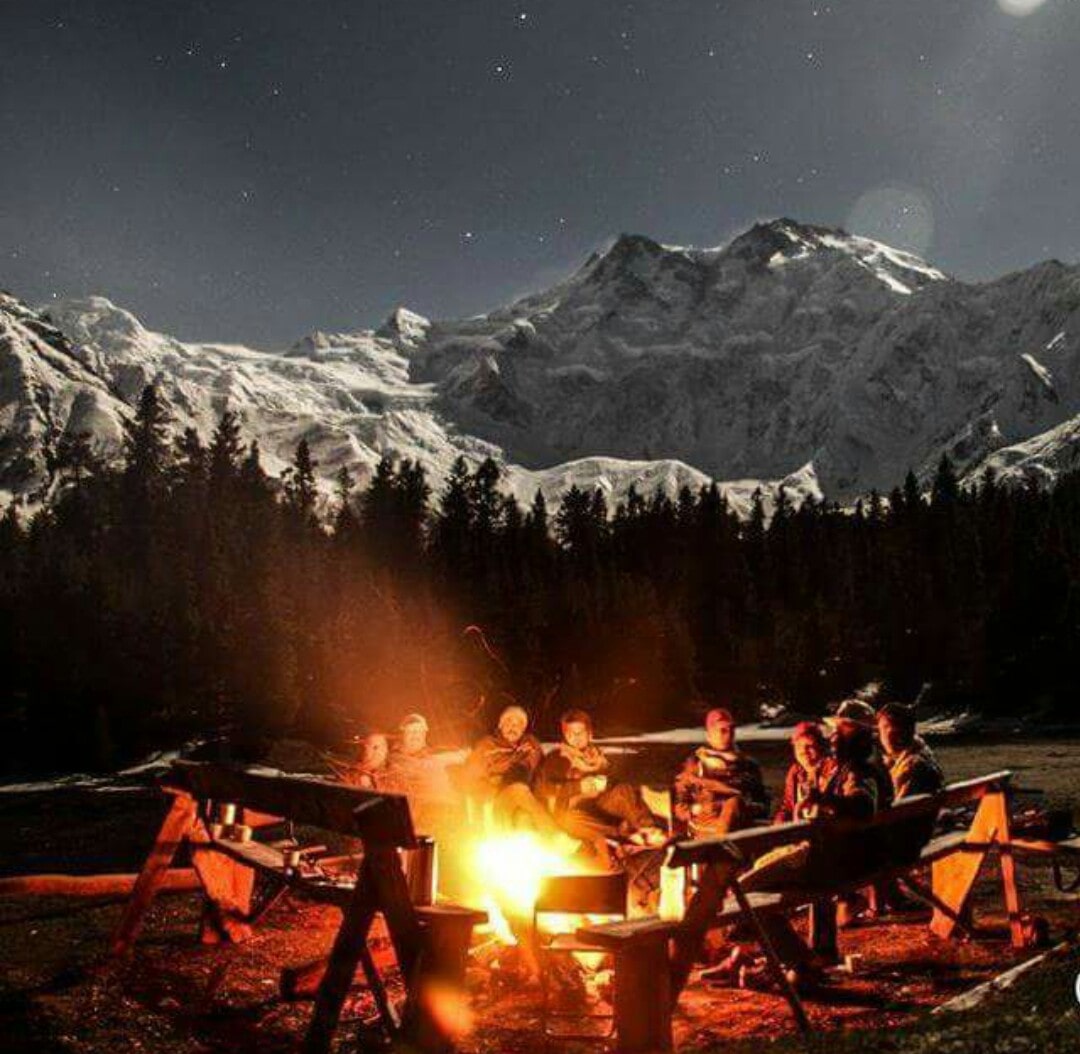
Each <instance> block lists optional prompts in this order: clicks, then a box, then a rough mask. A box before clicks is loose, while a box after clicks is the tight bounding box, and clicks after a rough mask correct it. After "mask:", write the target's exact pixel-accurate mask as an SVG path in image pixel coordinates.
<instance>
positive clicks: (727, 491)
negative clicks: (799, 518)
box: [509, 457, 822, 517]
mask: <svg viewBox="0 0 1080 1054" xmlns="http://www.w3.org/2000/svg"><path fill="white" fill-rule="evenodd" d="M711 482H712V481H711V480H710V479H709V477H708V476H706V475H705V474H704V473H703V472H699V471H698V470H697V469H696V468H692V467H691V466H690V465H686V464H684V463H683V462H681V461H672V460H666V461H621V460H619V459H618V458H609V457H590V458H582V459H581V460H578V461H568V462H566V463H565V464H562V465H556V466H555V467H554V468H547V469H540V470H537V471H530V470H529V469H523V468H520V467H518V466H514V467H513V469H512V470H511V474H510V477H509V486H510V491H511V493H512V494H513V495H514V496H515V497H516V498H517V500H518V502H519V503H520V504H522V505H527V504H528V503H529V502H530V501H532V498H533V496H534V495H535V494H536V491H537V490H539V491H540V492H541V493H542V494H543V495H544V498H545V499H546V500H547V501H548V503H549V504H551V503H554V502H555V501H557V500H558V499H559V498H560V497H561V496H562V495H563V494H565V493H566V491H568V490H569V489H570V488H571V486H576V487H577V488H578V489H579V490H590V491H591V490H596V489H599V490H601V491H602V492H603V494H604V497H605V499H606V500H607V503H608V507H609V508H610V509H614V507H615V505H616V504H618V503H619V502H621V501H625V500H626V498H627V495H628V494H629V492H630V488H631V487H634V488H636V490H637V492H638V494H640V495H642V496H643V497H646V498H647V497H648V496H649V495H650V494H652V493H654V492H655V491H656V490H657V489H658V488H659V489H660V490H662V491H664V493H666V494H669V495H676V494H678V493H679V491H680V490H681V489H682V488H683V487H689V488H690V490H691V491H694V492H696V491H697V490H699V489H700V488H701V487H707V486H709V484H710V483H711ZM718 487H719V490H720V492H721V493H722V494H723V495H724V497H725V498H726V499H727V502H728V505H729V507H730V508H731V509H732V511H733V512H735V513H736V514H737V515H739V516H741V517H746V516H749V514H750V508H751V505H752V503H753V498H754V492H755V491H756V490H758V489H760V490H761V493H762V498H763V499H764V508H765V515H766V516H772V512H773V509H774V508H775V507H776V499H777V497H778V496H779V493H780V490H781V488H783V490H784V491H785V494H786V496H787V498H788V500H789V501H790V502H791V503H792V505H793V506H794V507H796V508H798V507H799V506H800V505H802V503H803V502H804V501H805V500H806V499H807V498H812V499H813V500H814V501H821V499H822V493H821V488H820V487H819V485H818V481H817V476H816V475H815V474H814V467H813V465H804V466H803V467H802V468H801V469H799V470H798V471H797V472H793V473H791V475H789V476H786V477H785V478H784V479H780V480H764V481H763V480H756V479H751V480H734V481H730V482H724V483H719V484H718Z"/></svg>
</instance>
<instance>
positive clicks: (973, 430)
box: [0, 220, 1080, 509]
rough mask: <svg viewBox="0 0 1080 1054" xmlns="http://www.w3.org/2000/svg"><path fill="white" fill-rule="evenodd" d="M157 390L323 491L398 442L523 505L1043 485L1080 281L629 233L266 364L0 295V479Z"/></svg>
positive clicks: (1064, 389)
mask: <svg viewBox="0 0 1080 1054" xmlns="http://www.w3.org/2000/svg"><path fill="white" fill-rule="evenodd" d="M151 381H152V382H154V383H156V384H157V385H158V386H159V388H160V390H161V391H162V393H163V394H164V395H165V397H166V398H167V400H168V401H169V403H170V405H171V407H172V409H173V411H174V414H175V416H176V419H177V421H178V423H179V424H180V425H181V426H186V425H193V426H195V427H196V428H198V429H199V430H200V431H202V432H203V433H204V434H208V433H209V431H210V430H211V429H212V428H213V425H214V423H215V421H216V419H217V417H218V416H219V415H220V413H221V412H222V411H223V410H224V409H225V407H226V406H229V407H231V408H233V409H234V410H236V411H238V412H239V414H240V415H241V419H242V421H243V424H244V428H245V430H246V431H247V433H248V435H249V436H257V437H258V439H259V441H260V445H261V447H262V448H263V450H264V452H265V461H266V466H267V468H268V469H269V470H270V471H272V472H278V471H280V470H281V469H282V468H283V467H284V466H285V464H286V463H287V462H288V461H289V460H290V459H291V457H292V455H293V452H294V450H295V447H296V444H297V442H298V441H299V439H300V438H301V437H305V438H307V440H308V442H309V444H310V445H311V447H312V450H313V452H314V455H315V457H316V459H317V460H318V462H319V471H320V472H321V473H322V474H323V475H324V476H325V478H326V479H328V480H329V479H330V478H332V476H333V475H334V474H335V473H336V472H337V470H338V469H339V467H341V466H342V465H347V466H348V467H349V468H350V469H351V470H353V472H354V474H356V475H357V476H359V477H360V478H361V479H362V478H364V477H365V476H366V474H367V472H368V471H370V469H371V467H372V466H373V465H374V464H375V462H376V461H377V459H378V458H379V456H380V455H381V454H382V453H383V452H391V453H394V454H396V455H399V456H402V457H414V458H418V459H420V460H421V461H422V462H423V463H424V464H425V466H426V467H427V468H428V470H429V473H430V474H431V477H432V479H433V482H434V483H435V484H436V486H437V485H438V484H439V483H440V482H441V480H442V479H443V478H444V477H445V474H446V472H447V470H448V469H449V466H450V464H451V463H452V462H453V460H454V458H455V457H457V456H458V455H459V454H464V455H465V456H466V457H467V458H469V459H471V460H477V459H479V458H481V457H483V456H485V455H488V454H491V455H492V456H494V457H496V458H497V459H498V460H500V461H501V462H502V463H503V464H505V465H506V466H507V478H508V487H509V489H510V490H511V491H512V492H513V493H515V494H516V495H517V496H518V497H519V498H520V499H521V500H522V501H526V500H529V499H531V496H532V494H533V493H534V492H535V490H536V489H537V488H538V487H539V488H540V489H541V490H542V491H543V492H544V493H545V496H546V497H548V498H549V499H556V498H557V497H558V496H559V495H560V494H561V493H562V492H563V491H565V490H566V489H567V488H568V487H569V486H570V485H572V484H577V485H578V486H582V487H588V488H591V487H593V486H600V487H601V488H603V489H604V490H605V491H606V492H607V493H608V495H609V500H612V501H615V500H618V499H619V498H620V497H622V496H623V495H624V494H625V493H626V491H627V490H628V489H629V487H630V485H631V484H634V485H636V486H637V487H638V489H639V490H641V491H645V492H647V491H650V490H651V489H653V488H654V487H655V486H657V485H660V486H662V487H664V488H665V489H667V490H669V491H674V490H677V489H678V487H680V486H682V485H683V484H688V485H690V486H697V485H700V484H701V483H702V482H705V481H706V480H707V479H710V478H717V479H720V480H737V481H740V482H735V483H729V484H725V485H724V487H725V490H726V491H727V493H728V495H729V499H730V500H731V501H732V502H733V504H734V505H735V506H736V507H737V508H743V509H744V508H745V507H747V505H748V503H749V500H750V495H751V494H752V492H753V490H754V489H755V488H756V487H757V486H758V485H760V483H761V481H763V480H764V481H772V482H771V483H766V484H764V485H763V487H764V489H765V490H766V491H767V493H768V495H769V496H770V497H775V494H776V491H777V489H778V487H779V486H780V485H783V486H784V487H785V488H786V489H788V491H789V492H790V493H791V496H792V497H793V498H794V499H795V500H799V499H801V497H803V496H805V495H806V494H814V495H818V494H820V493H822V492H824V493H825V494H826V495H828V496H829V497H831V498H836V499H838V500H849V499H851V498H853V497H854V496H856V495H858V494H862V493H865V492H867V491H868V490H870V489H871V488H872V487H877V488H879V489H884V488H887V487H890V486H892V485H893V484H894V483H896V482H897V481H898V480H900V479H901V478H902V476H903V475H904V473H905V472H906V471H907V469H908V468H909V467H913V468H915V469H916V470H917V471H919V472H921V473H923V474H926V473H928V472H929V471H931V470H932V468H933V466H934V464H935V463H936V462H937V460H938V459H939V458H940V456H941V454H942V452H948V453H949V454H950V455H951V456H952V457H953V458H954V459H955V460H956V461H957V462H958V463H959V465H960V467H961V468H962V470H964V471H965V472H968V473H975V472H978V471H981V469H982V468H983V467H984V466H986V465H991V466H993V467H995V468H996V469H998V470H999V471H1000V472H1001V473H1002V474H1003V475H1004V476H1005V477H1006V478H1012V479H1018V478H1027V477H1035V478H1039V479H1042V480H1046V479H1052V478H1053V477H1054V476H1055V475H1056V474H1057V473H1058V472H1060V471H1062V470H1063V469H1065V468H1067V467H1070V466H1072V465H1074V464H1076V463H1077V461H1078V460H1080V416H1078V415H1080V268H1073V267H1066V266H1065V265H1062V264H1060V263H1056V262H1049V263H1043V264H1039V265H1037V266H1035V267H1032V268H1030V269H1029V270H1027V271H1023V272H1018V273H1016V274H1012V275H1007V276H1005V277H1003V278H1001V279H998V280H996V281H993V282H989V283H985V284H969V283H963V282H959V281H957V280H955V279H952V278H949V277H948V276H946V275H944V274H942V272H940V271H938V270H937V269H935V268H933V267H931V266H930V265H928V264H927V263H925V262H924V261H922V260H920V259H918V258H917V257H914V256H912V255H910V254H907V253H903V252H900V251H898V250H895V249H891V248H889V247H888V246H885V245H882V244H880V243H877V242H873V241H870V240H868V239H865V238H858V237H854V236H851V235H847V234H845V233H843V232H841V231H835V230H830V229H826V228H821V227H810V226H806V225H801V224H797V223H795V222H793V221H791V220H778V221H775V222H772V223H767V224H760V225H758V226H755V227H754V228H752V229H751V230H749V231H748V232H746V233H745V234H743V235H741V236H740V237H738V238H736V239H734V240H733V241H732V242H730V243H729V244H727V245H725V246H722V247H720V248H716V249H688V248H679V247H672V246H663V245H660V244H659V243H657V242H654V241H651V240H649V239H648V238H644V237H641V236H637V235H625V236H623V237H620V238H619V239H618V240H616V241H615V243H614V244H613V245H612V246H611V247H610V248H609V249H607V250H606V251H604V252H601V253H595V254H593V255H592V256H591V257H590V258H589V259H588V260H587V261H586V262H585V263H584V265H583V266H582V267H581V268H579V269H578V270H577V271H576V272H575V273H573V274H572V275H570V276H569V277H568V278H567V279H566V280H565V281H563V282H561V283H559V284H558V285H556V286H554V287H553V288H551V289H549V290H546V291H544V292H541V293H537V294H535V295H532V296H528V297H525V298H524V299H522V300H519V301H517V302H516V303H514V304H512V305H510V306H509V307H505V308H501V309H499V310H496V311H493V312H491V313H490V314H488V315H484V316H481V317H477V318H472V319H467V320H452V321H434V322H432V321H429V320H428V319H426V318H424V317H422V316H421V315H418V314H416V313H414V312H412V311H409V310H406V309H404V308H399V309H397V310H396V311H395V312H394V313H393V314H392V315H391V316H390V318H389V319H388V320H387V322H386V323H385V324H384V325H383V326H381V327H380V328H379V329H377V330H375V331H362V332H354V333H344V334H329V333H322V332H316V333H312V334H310V335H308V336H306V337H304V338H303V339H301V340H300V341H298V342H297V343H296V344H294V345H293V346H292V347H291V348H288V349H286V350H284V351H278V352H270V351H261V350H255V349H251V348H247V347H241V346H237V345H223V344H192V343H183V342H181V341H179V340H176V339H174V338H172V337H169V336H166V335H163V334H159V333H154V332H151V331H149V330H147V329H145V328H144V327H143V326H142V325H141V324H140V323H139V321H138V320H137V319H136V318H135V317H134V316H132V315H131V314H129V313H128V312H126V311H124V310H122V309H121V308H118V307H116V306H115V305H113V304H112V303H110V302H109V301H107V300H104V299H102V298H100V297H90V298H86V299H80V300H71V301H66V302H62V303H59V304H51V305H49V306H48V308H47V311H35V310H33V309H31V308H29V307H27V306H26V305H24V304H22V303H21V302H19V301H18V300H16V299H15V298H14V297H10V296H3V297H0V435H2V440H0V490H5V491H7V492H8V493H9V494H16V495H21V496H26V497H32V495H33V494H35V493H37V492H40V489H41V487H42V485H43V483H45V482H46V481H47V479H46V478H47V465H46V459H45V453H44V451H45V446H46V445H47V443H48V442H49V440H50V437H52V438H55V437H56V436H59V435H62V434H63V433H64V432H68V433H72V432H78V431H88V432H90V433H91V435H92V436H93V437H94V439H95V440H96V441H97V442H98V443H99V445H101V446H102V448H103V449H105V450H115V449H116V448H117V445H118V443H119V439H120V435H121V433H122V424H123V420H124V418H125V417H126V416H127V415H129V414H130V412H131V408H132V407H133V405H134V404H135V402H136V400H137V399H138V396H139V393H140V392H141V390H142V388H143V387H144V386H145V385H146V384H148V383H150V382H151Z"/></svg>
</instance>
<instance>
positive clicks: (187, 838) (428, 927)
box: [112, 761, 486, 1054]
mask: <svg viewBox="0 0 1080 1054" xmlns="http://www.w3.org/2000/svg"><path fill="white" fill-rule="evenodd" d="M162 789H163V790H164V791H165V792H166V793H167V794H168V795H170V796H171V798H172V806H171V808H170V809H169V812H168V814H167V815H166V817H165V820H164V822H163V823H162V825H161V829H160V830H159V831H158V835H157V838H156V840H155V842H154V845H153V847H152V848H151V850H150V853H149V855H148V857H147V859H146V862H145V864H144V865H143V868H142V871H141V872H140V874H139V877H138V879H137V880H136V883H135V887H134V889H133V891H132V895H131V899H130V900H129V901H128V904H127V907H126V909H125V911H124V914H123V916H122V918H121V919H120V922H119V924H118V926H117V928H116V930H115V931H114V933H113V937H112V952H113V954H115V955H120V954H123V953H125V952H127V951H129V950H130V949H131V948H132V946H133V944H134V942H135V939H136V936H137V934H138V931H139V929H140V927H141V924H142V922H143V920H144V918H145V915H146V912H147V909H148V908H149V907H150V904H151V902H152V900H153V897H154V894H155V893H156V892H157V891H158V889H159V888H160V886H161V884H162V882H163V880H164V877H165V875H166V874H167V873H168V869H169V866H170V864H171V863H172V861H173V859H174V857H175V856H176V854H177V852H178V851H179V849H180V847H181V846H182V845H185V844H186V845H187V846H188V847H189V849H190V852H191V860H192V867H193V868H194V870H195V872H196V874H197V875H198V878H199V881H200V883H201V885H202V889H203V892H204V894H205V905H204V912H203V919H202V922H201V924H200V930H201V935H202V938H203V940H206V941H215V940H221V941H232V942H239V941H243V940H245V939H246V938H247V937H248V936H249V935H250V932H251V926H252V925H253V924H254V923H255V922H257V920H258V917H259V915H260V914H261V913H262V911H263V910H265V905H264V906H262V907H260V908H258V909H253V901H254V890H255V878H256V875H263V876H265V877H266V878H267V879H268V880H269V883H270V886H271V890H272V891H276V892H280V891H282V890H293V891H295V892H297V893H298V894H300V895H302V896H305V897H307V898H309V899H312V900H314V901H316V902H319V903H323V904H329V905H332V906H334V907H336V908H338V909H340V910H341V912H342V921H341V925H340V927H339V929H338V932H337V935H336V937H335V939H334V943H333V948H332V950H331V953H330V956H329V959H328V960H325V961H322V962H320V963H318V964H308V965H307V966H306V967H303V968H302V969H303V970H306V971H307V972H308V974H309V976H311V977H312V978H313V979H314V980H315V981H316V982H317V990H316V993H315V1009H314V1012H313V1014H312V1018H311V1022H310V1024H309V1027H308V1030H307V1034H306V1037H305V1041H304V1051H305V1052H306V1054H324V1052H327V1051H329V1049H330V1045H331V1042H332V1039H333V1035H334V1031H335V1029H336V1027H337V1024H338V1020H339V1018H340V1015H341V1009H342V1006H343V1004H344V1001H345V998H346V996H347V994H348V991H349V988H350V987H351V986H352V984H353V981H354V979H355V976H356V972H357V967H358V966H359V967H362V968H363V972H364V974H365V977H366V980H367V984H368V987H369V988H370V990H371V993H372V996H373V999H374V1001H375V1004H376V1008H377V1010H378V1016H379V1020H380V1023H381V1025H382V1027H383V1029H384V1030H385V1032H386V1033H387V1035H388V1036H390V1037H391V1038H398V1037H400V1038H401V1040H402V1041H403V1042H405V1043H406V1044H407V1045H409V1046H412V1047H415V1048H416V1049H419V1050H421V1051H425V1052H428V1051H439V1052H442V1051H446V1050H449V1049H451V1047H452V1037H451V1036H450V1035H449V1034H448V1032H447V1030H446V1028H445V1026H444V1024H443V1023H442V1022H441V1021H440V1019H437V1018H436V1016H434V1015H433V1013H432V1000H431V999H430V998H429V993H430V992H431V991H433V990H434V989H436V988H438V989H439V991H440V992H441V993H451V997H453V993H454V992H455V991H456V992H457V993H458V996H459V997H461V989H462V985H463V981H464V972H465V960H466V956H467V954H468V948H469V943H470V940H471V936H472V929H473V926H474V925H476V924H477V923H479V922H483V921H485V920H486V915H485V913H484V912H479V911H472V910H470V909H467V908H458V907H455V906H452V905H439V906H435V907H428V906H421V907H418V906H416V905H414V904H413V903H412V900H411V899H410V896H409V891H408V886H407V884H406V878H405V874H404V871H403V869H402V862H401V852H400V851H401V850H407V849H410V848H414V847H415V846H416V844H417V839H416V835H415V833H414V831H413V825H412V817H411V815H410V812H409V804H408V801H407V799H406V798H405V797H403V796H402V795H396V794H382V793H378V792H373V791H365V790H360V789H357V788H354V787H347V786H343V785H341V784H337V783H332V782H329V781H327V780H323V779H318V778H313V777H298V776H289V775H284V774H282V773H280V772H276V771H273V770H268V769H250V768H238V767H233V766H228V765H221V764H211V763H194V762H182V761H178V762H176V763H174V764H173V766H172V767H171V769H170V770H169V772H168V773H167V774H166V775H165V777H164V778H163V780H162ZM215 803H219V804H220V803H231V804H234V805H236V806H238V807H241V808H243V809H244V811H245V817H244V819H245V820H255V821H256V822H258V821H260V820H261V821H262V822H274V821H279V820H281V819H286V820H290V821H293V822H295V823H298V824H303V825H306V826H311V827H316V828H320V829H322V830H325V831H331V832H334V833H336V834H341V835H346V836H349V837H351V838H355V839H359V841H360V843H361V844H362V847H363V851H362V855H361V857H360V861H359V868H358V872H357V875H356V877H355V878H354V879H349V878H340V879H337V880H334V879H331V878H328V877H325V876H319V875H314V874H311V875H308V874H303V873H301V872H300V871H298V870H296V869H291V868H287V867H286V861H285V855H284V853H283V851H282V849H281V848H280V847H278V846H275V845H273V844H267V843H265V842H257V841H233V840H230V839H226V838H221V837H217V838H215V837H213V836H212V835H211V828H210V816H211V810H212V808H213V806H214V804H215ZM256 814H257V815H256ZM271 895H274V893H273V892H272V894H271ZM376 914H380V915H382V917H383V919H384V920H385V923H386V929H387V932H388V934H389V937H390V941H391V944H392V945H393V949H394V954H395V957H396V959H397V963H398V966H399V969H400V971H401V976H402V978H403V980H404V981H405V986H406V993H407V996H406V1001H405V1006H404V1010H403V1012H402V1014H401V1015H400V1016H399V1015H398V1013H397V1012H396V1009H395V1007H394V1006H393V1005H392V1004H391V1001H390V999H389V996H388V994H387V991H386V986H385V983H384V981H383V978H382V977H381V975H380V972H379V970H378V968H377V966H376V964H375V961H374V959H373V957H372V955H371V952H370V949H369V948H368V943H367V942H368V938H369V933H370V930H371V926H372V923H373V921H374V919H375V916H376Z"/></svg>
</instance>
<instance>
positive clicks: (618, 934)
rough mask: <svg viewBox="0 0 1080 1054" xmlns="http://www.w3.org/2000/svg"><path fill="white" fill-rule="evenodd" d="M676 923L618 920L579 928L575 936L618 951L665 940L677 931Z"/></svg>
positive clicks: (642, 919) (651, 920)
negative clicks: (635, 945) (629, 946)
mask: <svg viewBox="0 0 1080 1054" xmlns="http://www.w3.org/2000/svg"><path fill="white" fill-rule="evenodd" d="M678 926H679V924H678V923H677V922H668V921H665V920H663V919H657V918H641V919H620V920H619V921H617V922H603V923H591V924H589V925H587V926H579V927H578V928H577V930H576V931H575V932H576V935H577V936H578V937H580V938H581V940H583V941H585V942H587V943H589V944H593V945H595V946H596V947H599V948H609V949H618V948H620V947H624V946H627V945H633V944H636V943H641V942H645V941H650V940H657V939H660V938H663V939H664V940H667V939H668V938H669V937H671V936H672V934H674V933H675V931H676V930H677V929H678Z"/></svg>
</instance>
